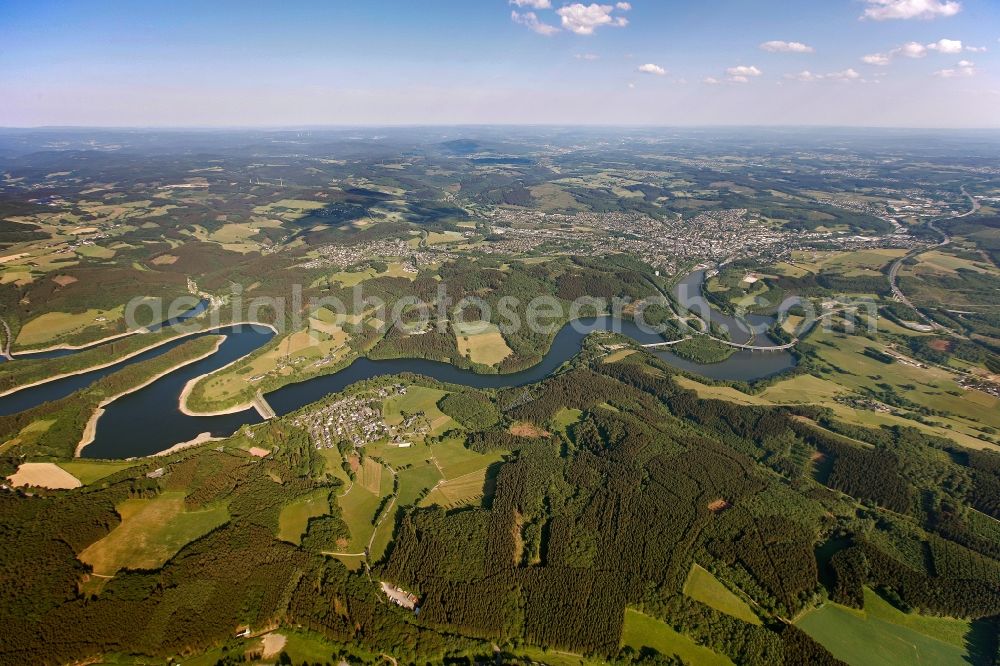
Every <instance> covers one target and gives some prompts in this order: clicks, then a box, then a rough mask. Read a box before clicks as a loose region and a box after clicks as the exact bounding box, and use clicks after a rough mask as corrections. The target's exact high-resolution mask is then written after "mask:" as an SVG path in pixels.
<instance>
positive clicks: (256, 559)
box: [0, 352, 1000, 665]
mask: <svg viewBox="0 0 1000 666" xmlns="http://www.w3.org/2000/svg"><path fill="white" fill-rule="evenodd" d="M413 381H419V382H420V383H422V384H424V385H426V386H440V385H436V384H434V383H433V382H428V381H426V380H413ZM445 388H448V389H449V390H455V389H454V387H445ZM448 402H449V403H450V404H446V403H445V402H443V403H442V406H443V408H445V409H446V410H448V411H451V412H453V413H455V414H456V415H460V416H461V417H462V418H461V422H463V423H465V424H467V425H468V427H470V428H473V429H474V430H473V431H472V432H467V433H465V435H464V436H465V438H466V441H467V445H468V446H469V447H470V448H471V449H473V450H476V451H479V452H491V451H494V450H501V451H503V452H504V454H503V455H504V458H503V462H502V464H500V465H499V468H498V471H497V473H496V475H495V478H494V479H493V480H492V486H493V487H492V488H491V489H490V491H489V492H488V493H487V496H486V498H485V499H484V500H483V502H482V504H481V505H478V506H476V505H472V506H467V507H464V508H459V509H453V510H445V509H443V508H441V507H427V508H411V509H408V510H406V511H404V512H403V513H402V514H400V517H399V520H398V523H397V524H396V526H395V531H394V538H393V541H392V543H391V544H390V545H389V547H388V549H387V551H386V554H385V556H384V557H382V558H381V559H380V560H379V561H375V562H371V565H372V566H371V570H370V571H366V570H365V569H364V568H362V569H359V570H356V571H349V570H348V569H347V568H346V567H345V566H344V564H342V563H341V562H340V561H339V560H337V559H334V558H331V557H328V556H325V555H323V553H328V552H331V551H336V550H337V549H338V544H340V543H342V541H341V539H343V538H345V535H347V534H348V533H349V529H348V526H347V524H346V523H345V521H344V516H343V515H342V514H341V513H340V510H339V509H338V506H337V504H336V502H333V501H330V500H331V499H332V497H334V496H335V495H337V494H339V493H341V492H343V488H342V487H341V482H339V481H337V480H335V479H334V478H333V477H332V476H330V475H328V474H327V473H325V471H324V470H325V465H324V461H323V458H322V455H321V454H320V452H319V451H317V450H316V449H315V448H314V446H313V444H312V442H310V440H309V437H308V435H307V434H306V433H305V432H304V431H303V430H301V429H299V428H296V427H294V426H292V425H291V422H290V420H277V421H272V422H269V423H267V424H264V425H261V426H257V427H255V428H253V429H249V428H248V429H245V430H244V431H243V432H241V433H240V434H238V435H236V436H235V437H233V438H231V439H229V440H227V441H226V442H224V443H222V444H221V446H220V445H219V444H211V445H207V446H204V447H201V448H197V449H192V450H188V451H184V452H181V453H176V454H173V455H172V456H169V457H166V458H160V459H156V460H154V461H152V462H140V463H139V464H137V466H135V467H131V468H129V469H125V470H123V471H119V472H116V473H114V474H111V475H110V476H107V477H105V478H104V479H102V480H100V481H99V482H96V483H92V484H90V485H88V486H85V487H84V488H82V489H80V490H75V491H70V492H54V491H53V492H41V493H34V494H33V495H32V496H26V495H25V494H23V493H11V492H7V493H3V494H2V495H0V504H2V506H0V511H2V515H4V517H5V519H4V521H3V527H2V530H3V538H2V539H0V549H2V550H0V580H2V581H3V582H2V585H0V595H2V596H0V622H2V625H3V626H4V628H5V629H4V631H3V632H2V638H0V662H3V663H65V662H69V661H78V660H85V659H88V660H89V659H96V658H99V657H100V656H101V655H109V654H137V655H148V656H150V657H155V658H168V657H174V658H176V657H178V656H180V655H193V654H200V653H203V652H205V651H206V650H210V649H214V650H220V649H225V650H228V652H224V653H220V654H224V655H226V656H224V657H220V659H222V662H223V663H235V662H239V661H240V660H241V659H242V656H243V652H242V649H243V648H241V647H239V645H240V643H239V642H238V639H236V638H234V634H235V633H236V632H237V631H238V630H240V628H241V627H247V626H248V627H251V628H253V630H254V631H262V630H264V629H266V628H268V627H278V626H285V627H301V628H304V629H308V630H310V631H312V632H315V633H317V634H319V635H322V636H323V637H325V639H326V640H328V641H330V642H331V644H332V645H336V646H338V647H337V650H339V654H341V655H354V660H355V661H365V660H369V659H370V660H375V659H377V658H378V655H379V654H382V653H384V654H389V655H392V656H393V657H394V658H395V659H397V660H398V661H399V663H424V662H440V661H443V660H445V659H455V662H454V663H469V662H470V661H471V660H473V659H476V658H479V659H482V658H489V659H492V658H493V647H492V646H493V645H496V646H497V647H498V648H499V649H500V650H501V651H502V653H503V654H506V655H508V656H509V661H510V662H512V663H513V662H515V661H517V660H518V659H519V657H517V656H516V655H518V654H521V650H522V649H523V648H524V647H525V646H543V647H548V648H552V649H557V650H563V651H570V652H574V653H579V654H584V655H590V656H592V657H593V658H595V659H598V660H608V661H612V662H615V663H640V662H642V663H669V661H670V660H669V659H668V658H667V656H665V655H659V654H657V653H655V651H651V650H645V651H635V650H633V649H631V648H627V649H620V648H621V645H622V635H623V622H624V618H625V617H626V609H634V610H638V611H641V612H642V613H643V614H644V615H646V616H649V617H651V618H659V619H661V620H663V621H664V622H665V623H666V625H668V626H670V627H672V628H673V629H675V630H677V631H679V632H681V633H682V634H684V635H685V636H687V637H689V638H690V639H692V640H694V641H695V642H698V643H700V644H702V645H704V646H707V647H709V648H711V649H713V650H714V651H715V652H716V653H718V655H720V658H721V656H725V657H728V658H729V659H730V660H732V661H733V662H735V663H739V664H769V665H770V664H782V663H785V664H802V663H810V664H822V663H828V664H832V663H837V662H836V660H835V659H834V658H833V657H832V655H831V654H830V653H829V652H827V651H826V649H825V648H823V647H822V646H820V645H819V644H818V643H816V642H815V641H813V640H812V639H811V638H810V637H809V636H808V635H807V634H805V633H804V632H802V631H801V630H799V629H798V628H797V627H796V626H795V625H793V624H789V623H790V622H791V621H793V620H795V619H796V617H797V616H798V615H799V614H800V613H802V612H803V611H805V610H807V609H809V608H811V607H812V606H814V605H815V604H817V603H818V602H819V601H821V600H822V599H823V598H825V597H827V596H829V597H832V598H833V599H834V600H836V601H839V602H840V603H842V604H845V605H848V606H858V605H860V604H861V603H863V600H864V593H863V591H864V588H865V586H868V587H871V588H877V589H879V590H881V591H882V593H883V594H884V595H886V596H887V597H889V598H891V599H892V600H893V601H894V603H896V604H898V605H899V606H901V607H904V608H912V609H917V610H920V611H923V612H926V613H930V614H935V615H948V616H953V617H961V618H974V619H976V620H977V622H978V623H979V624H980V625H983V626H989V627H992V631H993V635H995V629H996V623H997V616H998V615H1000V551H998V549H997V547H996V544H997V543H998V540H997V539H996V532H997V528H996V521H995V519H996V518H1000V507H998V506H997V504H996V502H995V498H996V497H997V493H996V490H997V488H998V484H1000V465H998V457H997V456H995V455H993V454H988V453H975V454H963V453H961V452H959V451H956V450H953V449H952V448H950V446H952V445H949V444H948V443H947V442H945V441H943V440H934V439H930V438H928V437H926V436H924V435H921V434H919V433H918V432H917V431H911V430H906V429H884V430H869V429H862V428H857V427H849V426H845V425H843V424H839V423H837V422H836V421H833V420H831V419H830V418H829V416H828V414H827V413H825V412H824V411H821V410H815V409H806V408H802V409H800V410H797V411H795V410H791V409H786V408H765V407H744V406H737V405H734V404H731V403H728V402H720V401H710V400H700V399H698V398H697V397H696V396H695V395H694V394H693V393H692V392H690V391H687V390H683V389H681V388H679V386H678V385H677V383H676V382H675V381H674V379H673V376H672V375H671V374H670V372H669V370H668V369H667V368H666V367H665V366H663V365H662V364H661V363H660V362H659V361H657V360H656V359H654V358H653V357H651V356H648V355H646V354H643V353H641V352H636V353H633V354H631V355H629V356H626V357H624V358H623V359H621V360H619V361H618V362H610V363H605V362H601V361H600V360H594V361H593V362H586V361H585V360H581V359H578V360H577V361H576V364H575V365H574V366H573V367H571V368H570V369H568V370H566V371H564V372H563V373H562V374H559V375H557V376H555V377H553V378H551V379H549V380H546V381H545V382H543V383H541V384H539V385H536V386H533V387H530V388H529V390H528V391H527V392H525V391H524V390H523V389H517V390H510V391H500V392H498V393H495V394H485V393H482V394H479V393H477V394H474V395H473V396H471V397H468V398H466V399H454V398H453V399H450V401H448ZM514 423H517V424H530V425H532V426H534V427H533V428H526V427H523V426H522V427H520V428H518V429H512V428H511V425H512V424H514ZM251 446H252V447H257V448H260V449H264V450H265V452H270V454H269V455H267V456H266V457H264V458H258V457H255V456H254V455H251V454H250V453H248V452H247V450H248V449H249V448H250V447H251ZM435 446H440V444H435V443H434V442H432V443H431V445H430V448H431V450H432V451H433V450H434V448H435ZM11 462H12V461H9V460H8V461H6V464H8V465H9V464H10V463H11ZM155 470H158V471H156V473H154V474H152V475H151V476H152V477H153V478H150V475H149V473H150V472H153V471H155ZM316 493H319V495H321V496H322V497H323V498H325V499H326V500H327V501H328V502H329V508H330V512H329V513H328V514H326V515H321V516H317V517H314V518H312V520H310V521H309V523H308V528H307V530H306V532H305V534H304V535H303V537H302V539H301V543H299V544H295V543H289V542H288V541H284V540H281V539H279V538H278V537H277V535H278V533H279V530H280V527H281V526H280V525H279V516H280V514H281V513H282V509H283V507H285V506H287V505H289V503H291V502H294V501H296V500H297V499H299V498H302V497H304V496H306V495H307V494H311V495H310V496H316V495H315V494H316ZM168 496H169V497H178V498H179V497H182V498H183V506H184V510H185V511H190V512H193V513H197V512H199V511H205V510H210V509H212V508H213V507H214V508H218V507H225V509H224V510H225V512H226V514H227V515H228V518H227V519H225V520H224V521H223V522H222V524H221V525H218V526H216V527H214V528H212V529H210V530H209V531H207V533H204V534H203V535H202V536H200V537H199V538H196V539H194V540H193V541H191V542H190V543H188V544H187V545H186V546H184V547H183V548H181V549H180V550H179V552H177V553H176V554H174V555H171V556H169V557H168V558H167V559H166V560H165V561H164V562H163V563H162V564H160V565H157V566H150V567H149V568H146V569H143V570H123V571H119V572H118V573H117V574H115V575H114V576H113V577H112V578H110V579H108V580H102V581H97V580H96V579H95V578H94V577H93V576H92V572H91V570H90V567H89V566H88V565H85V564H83V563H82V562H81V561H80V560H79V559H78V555H79V554H80V553H81V552H83V551H85V550H86V549H87V548H88V546H90V545H91V544H93V543H95V542H96V541H98V540H100V539H102V538H103V537H105V535H107V534H108V533H109V532H110V531H112V530H114V529H115V528H116V526H118V525H119V523H120V521H121V517H120V515H121V512H120V511H116V507H120V506H121V505H122V503H123V502H125V501H126V500H128V499H129V498H132V499H143V498H145V499H152V498H165V497H168ZM973 507H974V508H973ZM694 563H697V564H699V565H701V567H703V568H704V569H706V570H708V571H710V572H711V573H712V574H714V576H715V577H716V578H718V579H719V580H720V581H725V582H726V585H727V586H728V587H729V588H730V590H732V591H734V592H735V594H736V595H737V596H738V597H739V598H740V599H742V600H744V602H741V603H746V604H747V606H746V607H747V609H748V610H747V611H746V615H745V616H744V617H742V618H738V617H735V616H734V615H731V614H728V613H726V612H722V611H720V610H717V609H716V608H714V607H712V606H709V605H706V604H705V603H702V602H701V601H697V600H696V599H695V598H693V597H692V596H691V595H689V594H685V592H684V589H685V581H686V579H687V578H688V576H689V572H690V571H691V569H692V565H693V564H694ZM379 580H385V581H389V582H391V583H393V584H396V585H399V586H400V587H402V588H404V589H407V590H410V591H412V592H413V593H414V594H415V595H417V597H418V598H419V607H420V612H419V613H418V614H415V613H413V612H412V611H409V610H406V609H404V608H400V607H397V606H395V605H392V604H389V603H386V602H385V597H384V596H383V595H382V593H381V591H380V588H379V585H378V581H379ZM976 649H977V650H978V651H979V652H977V658H978V657H981V658H982V661H983V663H989V661H988V660H989V659H990V658H991V657H990V656H989V655H988V654H987V653H988V652H989V651H990V650H992V651H993V653H994V654H995V651H996V645H995V644H993V645H987V644H980V645H978V646H977V648H976ZM334 657H335V655H334V654H333V652H332V651H331V654H330V661H331V663H335V661H336V659H335V658H334ZM226 660H228V661H226Z"/></svg>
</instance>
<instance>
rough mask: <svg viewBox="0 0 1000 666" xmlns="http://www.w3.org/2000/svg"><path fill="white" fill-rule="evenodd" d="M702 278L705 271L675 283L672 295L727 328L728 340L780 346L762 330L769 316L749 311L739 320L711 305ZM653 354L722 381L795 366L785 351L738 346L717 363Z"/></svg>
mask: <svg viewBox="0 0 1000 666" xmlns="http://www.w3.org/2000/svg"><path fill="white" fill-rule="evenodd" d="M704 281H705V271H695V272H693V273H691V274H690V275H688V276H687V277H686V278H684V279H683V280H681V281H680V282H678V283H677V286H676V287H674V296H675V297H676V298H677V300H678V301H679V302H680V303H681V304H682V305H684V306H686V307H687V308H688V309H689V310H691V311H692V312H694V313H695V314H697V315H699V316H700V317H701V318H702V319H707V320H709V321H711V322H713V323H715V324H718V325H720V326H723V327H724V328H725V329H726V330H727V331H729V339H730V340H732V341H733V342H737V343H740V344H746V343H748V342H750V341H751V340H753V341H754V343H755V344H758V345H769V344H772V345H780V344H781V343H779V342H776V341H775V340H773V339H771V338H770V337H769V336H768V335H767V333H766V332H765V331H767V329H768V328H770V326H771V324H773V323H774V319H773V318H772V317H765V316H763V315H756V314H751V315H748V316H747V318H746V320H745V321H740V320H737V319H735V318H734V317H731V316H729V315H727V314H724V313H722V312H719V311H718V310H716V309H715V308H714V307H711V306H710V305H709V303H708V301H706V300H705V298H704V297H703V296H702V295H701V287H702V284H703V283H704ZM656 355H657V356H658V357H659V358H660V359H662V360H663V362H665V363H667V364H669V365H672V366H673V367H675V368H678V369H679V370H684V371H686V372H691V373H693V374H696V375H701V376H702V377H708V378H709V379H717V380H724V381H747V382H749V381H754V380H757V379H763V378H765V377H772V376H774V375H776V374H778V373H781V372H784V371H786V370H790V369H792V368H794V367H795V356H794V355H793V354H792V353H791V352H788V351H776V352H764V351H749V350H745V349H740V350H738V351H736V352H734V353H733V354H732V355H731V356H730V357H729V358H727V359H726V360H725V361H720V362H719V363H707V364H703V363H695V362H694V361H689V360H687V359H684V358H681V357H680V356H677V355H676V354H674V353H673V352H670V351H666V350H664V351H658V352H656Z"/></svg>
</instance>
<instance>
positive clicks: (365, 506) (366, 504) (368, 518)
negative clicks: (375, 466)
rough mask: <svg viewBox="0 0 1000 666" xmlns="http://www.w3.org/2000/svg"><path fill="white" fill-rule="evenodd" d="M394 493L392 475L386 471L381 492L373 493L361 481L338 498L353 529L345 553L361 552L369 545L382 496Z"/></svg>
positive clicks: (381, 483)
mask: <svg viewBox="0 0 1000 666" xmlns="http://www.w3.org/2000/svg"><path fill="white" fill-rule="evenodd" d="M390 494H392V475H391V474H389V473H388V472H384V473H383V474H382V476H381V479H380V485H379V492H378V493H373V492H371V491H369V490H367V489H366V488H364V487H363V486H362V485H361V484H360V483H357V482H356V483H355V484H354V485H353V486H352V487H351V489H350V491H349V492H348V493H347V494H346V495H343V496H341V497H338V498H337V504H339V505H340V508H341V511H342V512H343V518H344V522H345V523H347V527H348V528H349V529H350V530H351V538H350V539H348V542H347V544H346V545H345V546H344V547H343V548H342V549H341V552H345V553H360V552H362V551H364V549H365V546H367V545H368V539H370V538H371V535H372V531H373V530H374V529H375V526H374V524H373V521H374V520H375V514H376V513H377V512H378V510H379V507H381V506H382V498H383V497H386V496H388V495H390Z"/></svg>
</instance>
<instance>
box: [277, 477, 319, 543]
mask: <svg viewBox="0 0 1000 666" xmlns="http://www.w3.org/2000/svg"><path fill="white" fill-rule="evenodd" d="M328 513H330V491H329V490H328V489H320V490H316V491H313V492H311V493H309V494H308V495H303V496H302V497H300V498H298V499H296V500H295V501H294V502H290V503H289V504H286V505H285V506H284V507H282V509H281V513H280V514H279V515H278V538H279V539H282V540H283V541H288V542H290V543H294V544H298V543H299V542H300V541H301V540H302V535H303V534H304V533H305V531H306V526H307V525H308V524H309V519H310V518H315V517H317V516H323V515H326V514H328Z"/></svg>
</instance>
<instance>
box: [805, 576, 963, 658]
mask: <svg viewBox="0 0 1000 666" xmlns="http://www.w3.org/2000/svg"><path fill="white" fill-rule="evenodd" d="M795 624H796V626H798V627H799V628H800V629H802V630H803V631H805V632H806V633H807V634H809V635H810V636H812V637H813V638H814V639H815V640H817V641H818V642H819V643H821V644H822V645H823V646H824V647H826V648H827V649H828V650H830V652H832V653H833V656H835V657H837V658H838V659H841V660H843V661H845V662H847V663H848V664H851V665H852V666H868V665H869V664H870V665H872V666H874V665H876V664H901V665H904V666H911V665H912V664H967V663H969V659H968V650H967V648H966V647H965V645H966V639H967V637H968V636H969V634H970V630H971V625H970V623H969V622H967V621H964V620H955V619H951V618H937V617H926V616H920V615H914V614H909V613H903V612H901V611H899V610H897V609H896V608H894V607H893V606H891V605H890V604H889V603H888V602H886V601H885V600H884V599H882V598H881V597H879V596H878V595H877V594H875V593H874V592H873V591H871V590H868V589H866V590H865V609H864V610H863V611H858V610H854V609H852V608H847V607H845V606H840V605H838V604H834V603H828V604H825V605H824V606H822V607H821V608H819V609H817V610H813V611H810V612H808V613H806V614H805V615H803V616H802V617H800V618H799V619H798V620H796V622H795Z"/></svg>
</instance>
